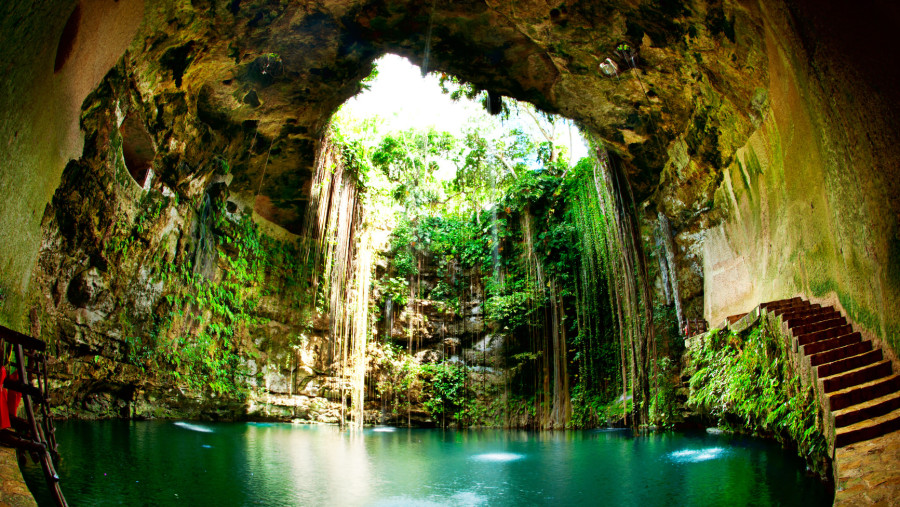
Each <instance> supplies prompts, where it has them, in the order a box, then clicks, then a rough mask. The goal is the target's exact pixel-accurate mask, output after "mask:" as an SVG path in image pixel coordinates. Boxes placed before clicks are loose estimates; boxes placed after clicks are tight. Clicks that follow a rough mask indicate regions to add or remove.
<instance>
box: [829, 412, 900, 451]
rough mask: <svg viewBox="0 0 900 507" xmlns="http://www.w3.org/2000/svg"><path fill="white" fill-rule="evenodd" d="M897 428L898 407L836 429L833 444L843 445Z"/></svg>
mask: <svg viewBox="0 0 900 507" xmlns="http://www.w3.org/2000/svg"><path fill="white" fill-rule="evenodd" d="M897 430H900V409H898V410H894V411H892V412H888V413H887V414H884V415H882V416H879V417H875V418H873V419H868V420H866V421H861V422H858V423H856V424H853V425H850V426H847V427H844V428H840V429H838V430H837V431H835V433H834V446H835V447H844V446H847V445H850V444H855V443H856V442H862V441H863V440H871V439H873V438H876V437H880V436H882V435H885V434H887V433H891V432H892V431H897Z"/></svg>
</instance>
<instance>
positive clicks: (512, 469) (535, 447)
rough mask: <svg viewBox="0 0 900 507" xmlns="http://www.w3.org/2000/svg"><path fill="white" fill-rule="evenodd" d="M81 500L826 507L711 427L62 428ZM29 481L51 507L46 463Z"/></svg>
mask: <svg viewBox="0 0 900 507" xmlns="http://www.w3.org/2000/svg"><path fill="white" fill-rule="evenodd" d="M57 428H58V429H57V435H58V439H59V443H60V450H61V451H62V454H63V462H62V463H61V465H60V467H59V472H60V476H61V477H62V488H63V492H64V493H65V495H66V497H67V499H68V500H69V503H70V504H71V505H73V506H81V505H92V506H96V505H191V506H201V505H211V506H229V505H303V506H306V505H341V506H344V505H373V506H382V505H491V506H495V505H516V506H518V505H534V504H543V505H641V506H649V505H663V506H674V505H773V504H785V505H791V504H803V505H830V504H831V501H832V496H833V492H831V491H830V490H829V489H828V488H827V487H826V486H825V485H823V484H822V483H820V482H818V481H816V480H815V479H813V478H810V477H808V476H807V474H806V473H805V471H804V470H805V469H804V466H803V463H802V462H801V461H799V459H797V458H796V457H794V456H792V455H791V454H790V453H788V452H787V451H784V450H782V449H781V448H779V447H778V446H777V445H776V444H774V443H772V442H768V441H763V440H759V439H750V438H740V437H733V436H729V435H709V434H706V433H696V434H691V433H662V434H654V435H650V436H640V437H632V436H631V433H630V432H628V431H604V430H595V431H570V432H542V433H538V432H526V431H503V430H468V431H441V430H430V429H406V428H388V427H382V428H367V429H365V430H362V431H361V432H351V431H346V430H340V429H339V428H337V427H332V426H302V425H299V426H298V425H291V424H262V423H216V424H213V423H196V422H171V421H167V422H160V421H147V422H128V421H104V422H82V421H67V422H61V423H60V424H59V425H58V427H57ZM26 480H27V482H28V484H29V486H30V487H31V489H32V491H34V492H35V493H36V496H37V497H38V501H39V504H40V505H52V503H51V501H50V500H49V497H46V496H45V495H41V493H42V492H43V490H44V486H43V477H42V476H41V474H40V469H39V468H38V467H36V466H33V465H31V464H30V461H29V465H28V467H27V469H26Z"/></svg>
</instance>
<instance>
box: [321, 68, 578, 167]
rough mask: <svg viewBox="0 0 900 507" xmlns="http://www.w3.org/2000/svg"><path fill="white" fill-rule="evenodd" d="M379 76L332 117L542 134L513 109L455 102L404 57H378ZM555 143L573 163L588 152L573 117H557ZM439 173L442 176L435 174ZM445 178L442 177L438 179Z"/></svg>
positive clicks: (388, 125)
mask: <svg viewBox="0 0 900 507" xmlns="http://www.w3.org/2000/svg"><path fill="white" fill-rule="evenodd" d="M376 65H377V68H378V75H377V76H376V77H375V78H374V79H373V80H372V81H371V82H369V83H368V84H369V89H368V90H364V91H362V92H360V93H359V94H357V95H356V96H355V97H353V98H351V99H350V100H348V101H347V102H346V103H344V105H343V106H341V108H340V109H339V110H338V112H337V113H336V115H335V116H336V121H338V123H341V124H345V125H346V124H349V123H353V122H358V121H363V120H367V119H368V120H374V121H375V122H376V123H377V124H378V127H379V130H381V131H383V132H397V131H402V130H407V129H426V128H429V127H432V128H434V129H435V130H437V131H444V132H449V133H451V134H453V135H454V136H456V137H462V136H463V135H464V134H465V132H466V130H468V129H472V128H478V129H479V130H481V132H482V134H483V135H484V136H485V137H487V138H492V137H498V136H502V135H503V134H504V133H508V132H509V131H511V130H512V129H521V130H523V131H525V132H528V133H530V134H532V136H533V137H535V138H540V132H539V131H538V128H537V125H536V124H535V121H534V119H532V117H531V116H529V115H527V114H525V113H523V112H521V111H518V110H517V108H515V107H513V108H511V112H510V115H509V118H506V119H504V118H502V116H501V115H498V116H491V115H490V114H488V113H487V111H485V108H484V106H483V105H482V104H481V102H479V101H477V100H469V99H466V98H465V97H463V98H461V99H460V100H457V101H454V100H452V99H451V98H450V96H449V95H447V94H445V93H442V92H441V87H440V78H439V74H438V73H434V72H432V73H429V74H428V75H426V76H424V77H423V76H422V71H421V68H419V67H418V66H416V65H413V64H412V63H410V62H409V60H407V59H406V58H403V57H401V56H397V55H392V54H387V55H385V56H383V57H381V58H379V59H378V60H377V61H376ZM556 123H557V125H556V128H555V134H556V135H555V140H556V144H558V145H560V146H563V147H564V148H565V149H566V151H568V152H569V160H570V161H571V162H572V163H575V162H577V161H578V160H580V159H581V158H582V157H586V156H587V153H588V150H587V143H586V142H585V140H584V138H583V137H582V135H581V132H580V131H579V129H578V127H577V126H575V124H574V122H572V121H570V120H568V119H566V118H563V117H557V122H556ZM441 165H442V170H441V171H440V172H443V173H445V174H444V175H443V177H444V178H446V177H448V176H449V177H452V174H446V173H447V172H449V170H450V168H449V166H447V167H444V165H443V164H441ZM438 177H439V178H441V175H438ZM441 179H443V178H441Z"/></svg>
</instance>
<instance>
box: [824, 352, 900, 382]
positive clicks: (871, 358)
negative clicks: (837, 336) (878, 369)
mask: <svg viewBox="0 0 900 507" xmlns="http://www.w3.org/2000/svg"><path fill="white" fill-rule="evenodd" d="M882 359H884V354H883V353H882V352H881V349H875V350H870V351H868V352H864V353H862V354H858V355H855V356H850V357H845V358H844V359H838V360H837V361H832V362H830V363H825V364H823V365H820V366H818V368H817V369H816V377H817V378H820V379H821V378H825V377H830V376H832V375H837V374H838V373H844V372H845V371H850V370H855V369H856V368H861V367H863V366H866V365H870V364H872V363H877V362H878V361H881V360H882Z"/></svg>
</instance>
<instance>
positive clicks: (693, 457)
mask: <svg viewBox="0 0 900 507" xmlns="http://www.w3.org/2000/svg"><path fill="white" fill-rule="evenodd" d="M725 454H726V452H725V449H723V448H721V447H707V448H706V449H682V450H680V451H673V452H670V453H669V459H671V460H672V461H675V462H677V463H698V462H700V461H709V460H711V459H716V458H721V457H722V456H724V455H725Z"/></svg>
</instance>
